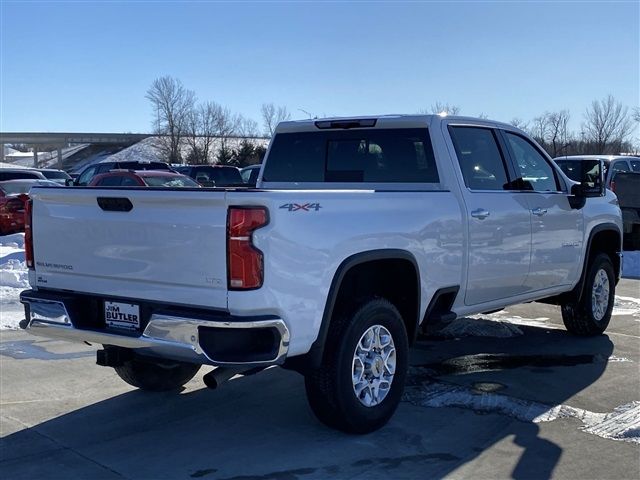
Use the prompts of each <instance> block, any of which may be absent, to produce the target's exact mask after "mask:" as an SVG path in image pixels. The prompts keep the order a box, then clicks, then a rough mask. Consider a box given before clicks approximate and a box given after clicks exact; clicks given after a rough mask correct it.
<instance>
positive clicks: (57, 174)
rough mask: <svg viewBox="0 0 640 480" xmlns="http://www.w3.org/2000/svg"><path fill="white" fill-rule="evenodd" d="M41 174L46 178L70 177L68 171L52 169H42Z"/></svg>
mask: <svg viewBox="0 0 640 480" xmlns="http://www.w3.org/2000/svg"><path fill="white" fill-rule="evenodd" d="M42 174H43V175H44V176H45V177H47V178H65V179H66V178H71V177H70V176H69V174H68V173H66V172H60V171H52V170H48V171H47V170H42Z"/></svg>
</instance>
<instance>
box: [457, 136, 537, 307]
mask: <svg viewBox="0 0 640 480" xmlns="http://www.w3.org/2000/svg"><path fill="white" fill-rule="evenodd" d="M445 128H446V127H445ZM448 129H449V133H450V135H451V139H452V142H453V147H454V150H455V153H456V156H457V158H458V164H459V167H460V174H461V178H462V180H463V181H464V188H462V195H463V199H464V203H465V206H466V215H467V224H468V232H469V233H468V270H467V288H466V293H465V304H467V305H476V304H479V303H484V302H491V301H494V300H499V299H503V298H507V297H510V296H514V295H518V294H521V293H524V292H525V291H526V286H525V282H526V278H527V274H528V272H529V261H530V256H531V219H530V216H531V214H530V212H529V208H528V204H527V201H526V198H525V197H524V196H523V195H520V194H518V193H517V192H513V191H512V190H510V181H511V176H512V175H511V174H510V173H509V171H508V168H507V162H506V158H505V157H504V154H503V151H502V149H501V148H500V143H499V140H498V137H497V135H496V132H495V131H494V130H493V129H492V128H488V127H486V126H469V125H455V124H452V125H449V127H448Z"/></svg>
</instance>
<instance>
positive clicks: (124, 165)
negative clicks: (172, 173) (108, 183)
mask: <svg viewBox="0 0 640 480" xmlns="http://www.w3.org/2000/svg"><path fill="white" fill-rule="evenodd" d="M113 168H120V169H123V170H169V165H167V164H166V163H163V162H149V163H147V162H118V165H117V166H115V167H113Z"/></svg>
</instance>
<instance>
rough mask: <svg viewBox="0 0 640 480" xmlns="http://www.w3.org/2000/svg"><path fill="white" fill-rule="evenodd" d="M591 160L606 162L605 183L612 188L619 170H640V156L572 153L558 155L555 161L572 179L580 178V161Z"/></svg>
mask: <svg viewBox="0 0 640 480" xmlns="http://www.w3.org/2000/svg"><path fill="white" fill-rule="evenodd" d="M589 160H602V161H603V162H604V168H605V171H604V175H605V184H606V186H607V188H611V182H612V180H613V178H614V177H615V176H616V174H617V173H618V172H640V157H632V156H627V155H570V156H566V157H556V158H554V159H553V161H554V162H556V163H557V164H558V166H559V167H560V168H561V169H562V171H563V172H564V173H565V174H566V175H567V176H568V177H569V178H570V179H571V180H576V181H579V180H577V179H578V178H579V175H580V173H579V169H580V166H579V163H581V162H584V161H589Z"/></svg>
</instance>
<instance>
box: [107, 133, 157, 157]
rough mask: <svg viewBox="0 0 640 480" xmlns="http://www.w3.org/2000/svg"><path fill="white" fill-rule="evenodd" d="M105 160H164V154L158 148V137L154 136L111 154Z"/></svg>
mask: <svg viewBox="0 0 640 480" xmlns="http://www.w3.org/2000/svg"><path fill="white" fill-rule="evenodd" d="M104 161H109V162H130V161H143V162H163V161H164V160H163V159H162V155H161V154H160V151H159V150H158V139H157V138H154V137H149V138H145V139H144V140H141V141H139V142H138V143H134V144H133V145H131V146H130V147H127V148H125V149H124V150H120V151H119V152H118V153H114V154H113V155H110V156H109V157H107V158H106V159H104Z"/></svg>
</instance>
